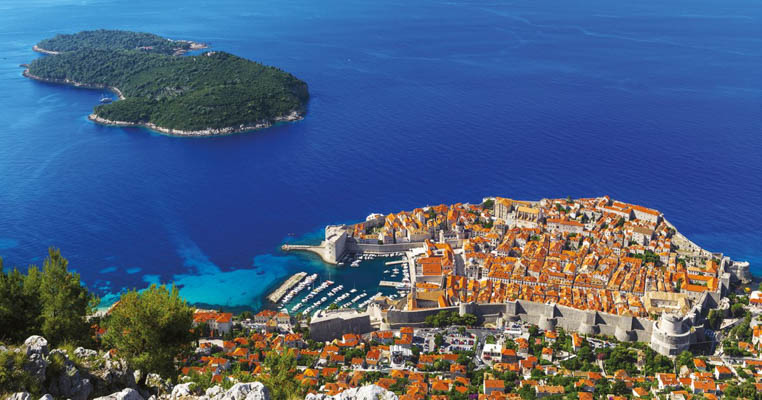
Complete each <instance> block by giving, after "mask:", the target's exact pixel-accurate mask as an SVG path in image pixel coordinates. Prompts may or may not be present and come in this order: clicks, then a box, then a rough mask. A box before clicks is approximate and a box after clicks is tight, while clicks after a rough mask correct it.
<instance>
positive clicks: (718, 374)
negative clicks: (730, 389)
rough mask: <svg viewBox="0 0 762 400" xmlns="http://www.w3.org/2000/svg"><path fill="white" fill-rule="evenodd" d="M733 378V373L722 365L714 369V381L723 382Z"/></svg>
mask: <svg viewBox="0 0 762 400" xmlns="http://www.w3.org/2000/svg"><path fill="white" fill-rule="evenodd" d="M732 376H733V371H731V370H730V368H728V367H726V366H724V365H718V366H716V367H714V379H717V380H718V381H719V380H723V379H728V378H731V377H732Z"/></svg>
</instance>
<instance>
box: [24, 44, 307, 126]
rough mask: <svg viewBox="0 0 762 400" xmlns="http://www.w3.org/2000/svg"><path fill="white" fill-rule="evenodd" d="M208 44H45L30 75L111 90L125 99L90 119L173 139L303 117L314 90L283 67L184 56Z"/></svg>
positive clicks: (224, 56)
mask: <svg viewBox="0 0 762 400" xmlns="http://www.w3.org/2000/svg"><path fill="white" fill-rule="evenodd" d="M204 47H205V45H203V44H200V43H195V42H190V41H178V40H170V39H166V38H162V37H160V36H157V35H153V34H149V33H137V32H127V31H113V30H98V31H85V32H80V33H77V34H73V35H58V36H55V37H54V38H51V39H47V40H43V41H41V42H40V43H38V44H37V45H36V46H35V47H34V50H35V51H39V52H42V53H45V54H48V56H46V57H42V58H39V59H36V60H34V61H33V62H32V63H30V64H29V66H28V68H27V69H26V70H25V71H24V76H27V77H29V78H32V79H37V80H41V81H46V82H52V83H62V84H69V85H74V86H79V87H87V88H104V89H110V90H112V91H113V92H115V93H116V94H117V95H119V98H120V100H119V101H116V102H114V103H110V104H103V105H99V106H97V107H95V109H94V110H93V113H92V114H91V115H90V119H91V120H93V121H95V122H98V123H102V124H108V125H120V126H145V127H148V128H150V129H153V130H156V131H159V132H162V133H166V134H171V135H181V136H182V135H188V136H202V135H217V134H229V133H236V132H243V131H248V130H253V129H259V128H266V127H269V126H271V125H272V124H273V123H275V122H278V121H293V120H298V119H301V118H303V115H304V112H305V107H306V103H307V100H308V99H309V92H308V89H307V84H306V83H305V82H303V81H301V80H299V79H298V78H296V77H294V76H293V75H291V74H289V73H287V72H285V71H283V70H281V69H278V68H276V67H272V66H267V65H263V64H260V63H257V62H253V61H250V60H247V59H244V58H241V57H237V56H235V55H233V54H229V53H226V52H220V51H208V52H204V53H202V54H201V55H194V56H182V54H184V53H186V52H188V51H191V50H196V49H201V48H204Z"/></svg>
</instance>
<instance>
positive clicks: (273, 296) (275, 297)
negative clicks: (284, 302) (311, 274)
mask: <svg viewBox="0 0 762 400" xmlns="http://www.w3.org/2000/svg"><path fill="white" fill-rule="evenodd" d="M305 276H307V273H306V272H297V273H295V274H294V275H292V276H291V277H290V278H288V280H286V281H285V282H283V284H282V285H280V287H279V288H277V289H275V291H274V292H272V293H270V295H269V296H267V299H268V300H270V301H272V302H273V303H277V302H278V301H279V300H280V299H281V298H283V296H285V295H286V293H288V291H289V290H291V288H292V287H294V286H296V284H297V283H299V281H301V280H302V279H304V277H305Z"/></svg>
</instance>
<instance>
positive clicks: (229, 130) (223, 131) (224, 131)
mask: <svg viewBox="0 0 762 400" xmlns="http://www.w3.org/2000/svg"><path fill="white" fill-rule="evenodd" d="M87 119H89V120H90V121H93V122H95V123H98V124H101V125H109V126H121V127H142V128H147V129H150V130H152V131H156V132H159V133H161V134H165V135H169V136H189V137H203V136H222V135H232V134H236V133H243V132H249V131H255V130H259V129H265V128H269V127H271V126H273V124H274V123H278V122H293V121H298V120H301V119H304V116H303V115H302V114H300V113H299V112H297V111H292V112H291V114H289V115H285V116H280V117H277V118H275V120H274V121H259V122H257V123H255V124H248V125H246V124H242V125H239V126H233V127H225V128H206V129H201V130H195V131H186V130H182V129H172V128H165V127H163V126H159V125H156V124H154V123H151V122H128V121H112V120H110V119H106V118H103V117H100V116H98V115H97V114H95V113H92V114H90V115H89V116H88V117H87Z"/></svg>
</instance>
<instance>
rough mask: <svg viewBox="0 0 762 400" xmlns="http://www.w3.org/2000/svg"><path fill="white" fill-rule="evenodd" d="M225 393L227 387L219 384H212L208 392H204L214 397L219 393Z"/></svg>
mask: <svg viewBox="0 0 762 400" xmlns="http://www.w3.org/2000/svg"><path fill="white" fill-rule="evenodd" d="M223 393H225V389H223V388H221V387H219V386H212V387H210V388H209V389H206V393H204V394H205V395H206V396H207V397H209V398H212V397H215V396H218V395H221V394H223Z"/></svg>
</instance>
